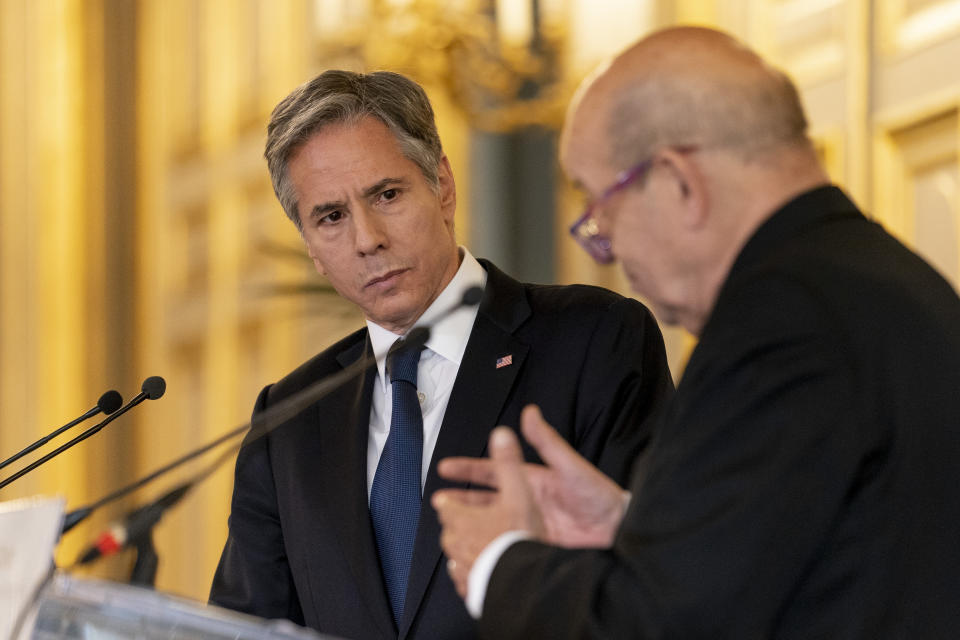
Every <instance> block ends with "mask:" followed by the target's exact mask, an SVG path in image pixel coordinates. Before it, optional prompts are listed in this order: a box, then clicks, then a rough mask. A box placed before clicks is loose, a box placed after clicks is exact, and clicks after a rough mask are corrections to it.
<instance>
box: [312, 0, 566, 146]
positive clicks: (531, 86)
mask: <svg viewBox="0 0 960 640" xmlns="http://www.w3.org/2000/svg"><path fill="white" fill-rule="evenodd" d="M566 9H567V7H566V1H565V0H315V1H314V18H315V19H314V28H315V31H316V34H317V51H316V54H317V57H318V59H319V60H320V61H322V63H323V64H324V65H325V66H326V65H329V66H344V67H348V68H349V67H352V68H357V67H359V68H362V69H384V68H385V69H391V70H397V71H401V72H404V73H408V74H410V75H411V76H413V77H414V78H416V79H417V80H418V81H420V82H422V83H424V84H427V85H435V86H440V87H443V88H444V89H445V90H446V91H447V92H448V94H449V95H450V96H451V98H452V99H453V100H454V102H455V103H456V104H457V105H458V106H459V107H460V108H462V109H463V110H464V112H465V113H466V114H467V116H468V117H469V118H470V120H471V124H472V125H473V126H474V127H476V128H478V129H483V130H487V131H495V132H505V131H511V130H514V129H518V128H522V127H525V126H531V125H543V126H547V127H558V126H559V125H560V123H561V122H562V119H563V112H564V107H565V105H566V102H567V100H568V98H569V95H570V91H571V87H570V86H569V84H568V83H567V82H565V80H564V77H563V73H562V56H563V54H564V51H565V47H566V42H567V34H566V29H565V17H566Z"/></svg>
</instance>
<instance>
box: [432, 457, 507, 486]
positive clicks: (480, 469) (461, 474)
mask: <svg viewBox="0 0 960 640" xmlns="http://www.w3.org/2000/svg"><path fill="white" fill-rule="evenodd" d="M437 473H438V474H440V477H441V478H446V479H447V480H453V481H456V482H464V483H471V484H474V485H480V486H484V487H490V488H496V474H495V473H494V472H493V464H492V463H491V462H490V460H487V459H484V458H444V459H443V460H441V461H440V463H439V464H438V465H437Z"/></svg>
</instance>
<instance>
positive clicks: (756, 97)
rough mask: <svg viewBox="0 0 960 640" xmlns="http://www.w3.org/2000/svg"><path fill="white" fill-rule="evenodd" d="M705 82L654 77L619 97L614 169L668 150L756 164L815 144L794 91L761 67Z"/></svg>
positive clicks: (611, 123) (611, 132)
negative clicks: (713, 152) (771, 153)
mask: <svg viewBox="0 0 960 640" xmlns="http://www.w3.org/2000/svg"><path fill="white" fill-rule="evenodd" d="M751 71H752V73H750V74H747V73H742V74H729V75H730V77H724V78H720V79H717V78H713V79H710V80H704V81H700V82H693V81H690V80H689V78H688V77H686V76H683V75H682V74H679V73H669V72H655V73H651V74H650V76H649V77H647V78H645V79H644V81H642V82H635V83H632V84H629V85H626V86H625V87H623V88H622V90H621V91H619V92H618V95H617V96H616V98H615V100H614V104H613V107H612V109H611V113H610V117H609V120H608V127H607V134H608V136H609V140H610V142H611V153H610V162H611V163H612V164H613V165H614V166H621V167H629V166H631V165H633V164H635V163H637V162H639V161H641V160H642V159H644V158H646V157H648V156H649V154H651V153H653V152H654V151H655V150H656V149H657V148H658V147H662V146H670V145H687V144H693V145H697V146H705V147H710V146H716V147H726V148H728V149H731V150H737V151H739V152H740V153H741V155H743V156H744V157H751V156H752V155H754V154H757V153H763V152H764V151H766V150H772V149H775V148H778V147H779V146H780V145H794V144H809V140H808V138H807V133H806V132H807V119H806V117H805V115H804V113H803V107H802V106H801V103H800V96H799V93H798V91H797V88H796V86H795V85H794V84H793V82H791V81H790V79H789V77H787V76H786V74H784V73H783V72H781V71H779V70H776V69H773V68H771V67H768V66H766V65H763V66H760V67H759V68H758V69H756V70H751Z"/></svg>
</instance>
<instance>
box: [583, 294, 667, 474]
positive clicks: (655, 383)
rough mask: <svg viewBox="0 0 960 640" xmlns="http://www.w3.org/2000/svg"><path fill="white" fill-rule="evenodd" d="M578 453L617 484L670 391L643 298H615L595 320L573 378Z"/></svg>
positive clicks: (646, 440)
mask: <svg viewBox="0 0 960 640" xmlns="http://www.w3.org/2000/svg"><path fill="white" fill-rule="evenodd" d="M577 393H578V399H577V403H578V409H577V414H578V416H577V421H576V424H577V433H575V434H574V442H573V445H574V446H575V447H576V448H577V450H578V451H579V452H580V454H581V455H583V456H584V457H585V458H587V459H588V460H590V461H591V462H592V463H593V464H594V465H596V466H597V467H598V468H599V469H600V470H601V471H603V472H604V473H606V474H607V475H608V476H610V477H611V478H613V479H614V480H616V481H617V482H618V483H620V484H621V485H627V483H628V481H629V479H630V472H631V469H632V467H633V466H634V462H635V461H636V459H637V456H638V454H640V453H641V452H642V451H643V450H644V449H646V447H647V445H648V444H649V442H650V438H651V436H652V435H653V431H654V425H655V424H656V423H657V420H658V419H659V417H660V413H661V411H663V410H664V408H665V406H666V405H667V403H668V401H669V400H670V399H671V398H672V397H673V380H672V379H671V377H670V369H669V366H668V365H667V354H666V350H665V348H664V345H663V336H662V335H661V333H660V328H659V327H658V326H657V323H656V321H655V320H654V319H653V316H652V315H651V314H650V312H649V311H648V310H647V309H646V307H644V306H643V305H642V304H640V303H639V302H637V301H636V300H632V299H630V298H620V299H618V300H617V301H616V302H614V303H613V304H611V305H610V306H609V307H608V308H607V310H606V313H604V314H603V317H602V318H601V319H600V322H599V323H598V324H597V326H596V328H595V330H594V332H593V335H592V336H591V338H590V344H589V346H588V347H587V352H586V357H585V358H584V364H583V367H582V370H581V374H580V377H579V380H578V383H577Z"/></svg>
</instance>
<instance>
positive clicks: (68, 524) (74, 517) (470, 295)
mask: <svg viewBox="0 0 960 640" xmlns="http://www.w3.org/2000/svg"><path fill="white" fill-rule="evenodd" d="M482 298H483V288H482V287H479V286H472V287H470V288H468V289H466V290H465V291H464V293H463V296H462V297H461V299H460V301H459V302H458V303H457V304H455V305H453V306H452V307H450V308H449V309H446V310H445V311H444V312H443V314H442V315H441V316H440V318H441V319H442V318H445V317H447V316H448V315H450V314H452V313H453V312H454V311H456V310H457V309H459V308H460V307H471V306H474V305H477V304H479V303H480V300H481V299H482ZM429 339H430V328H429V327H426V326H420V327H414V328H413V329H411V330H410V331H409V332H407V335H406V336H405V337H404V340H403V341H402V342H400V343H398V344H395V345H394V346H393V347H391V352H395V351H396V350H398V349H410V348H421V349H422V348H423V346H424V345H426V343H427V341H428V340H429ZM375 362H376V359H375V358H374V357H373V356H372V355H365V356H364V357H363V358H361V359H360V360H358V361H357V362H355V363H353V364H351V365H350V366H348V367H346V368H345V369H343V370H342V371H339V372H337V373H335V374H334V375H332V376H327V377H325V378H323V379H321V380H318V381H317V382H315V383H313V384H312V385H310V386H309V387H307V388H305V389H302V390H300V391H299V392H297V393H295V394H293V395H291V396H289V397H287V398H284V399H283V400H281V401H280V402H278V403H276V404H274V405H273V406H270V407H268V408H267V409H265V410H264V411H262V412H261V413H259V414H257V415H256V416H254V418H253V420H251V421H250V422H248V423H246V424H244V425H241V426H240V427H237V428H236V429H233V430H232V431H229V432H227V433H225V434H223V435H221V436H219V437H218V438H216V439H214V440H212V441H210V442H208V443H206V444H204V445H202V446H200V447H198V448H197V449H194V450H193V451H190V452H189V453H186V454H184V455H183V456H181V457H179V458H177V459H176V460H173V461H172V462H169V463H167V464H165V465H164V466H162V467H160V468H159V469H156V470H155V471H153V472H151V473H150V474H148V475H146V476H144V477H143V478H140V479H139V480H137V481H135V482H133V483H131V484H129V485H127V486H125V487H122V488H120V489H118V490H116V491H114V492H113V493H110V494H108V495H106V496H104V497H103V498H100V499H99V500H97V501H96V502H92V503H90V504H89V505H86V506H84V507H80V508H77V509H74V510H72V511H70V512H69V513H68V514H66V516H65V517H64V523H63V528H62V529H61V533H66V532H67V531H70V529H72V528H73V527H75V526H76V525H78V524H80V523H81V522H83V521H84V520H86V519H87V518H88V517H89V516H90V515H91V514H92V513H93V512H94V511H96V510H97V509H99V508H100V507H103V506H106V505H108V504H110V503H112V502H115V501H117V500H119V499H120V498H122V497H124V496H126V495H129V494H130V493H132V492H134V491H136V490H137V489H139V488H141V487H143V486H145V485H147V484H148V483H150V482H153V481H154V480H156V479H157V478H159V477H160V476H163V475H166V474H167V473H169V472H171V471H174V470H175V469H178V468H180V467H181V466H183V465H184V464H186V463H188V462H190V461H191V460H193V459H195V458H197V457H199V456H201V455H203V454H205V453H207V452H208V451H210V450H212V449H214V448H215V447H217V446H220V445H222V444H224V443H226V442H229V441H230V440H231V439H234V438H237V437H238V436H240V435H243V434H244V433H246V432H248V431H249V435H248V437H247V438H245V439H244V440H243V441H241V442H240V443H238V444H235V445H233V446H232V447H230V448H229V449H227V450H226V451H224V452H223V453H222V454H221V455H220V456H219V457H218V458H217V459H216V461H215V462H214V463H213V464H211V465H210V466H209V467H208V468H207V469H205V470H204V471H202V472H200V473H199V474H197V475H195V476H193V477H192V478H191V479H190V480H188V481H187V482H185V483H183V484H181V485H178V486H177V487H176V488H175V489H173V490H172V491H171V492H170V493H168V494H165V496H169V495H172V494H174V492H178V491H181V490H182V491H184V492H185V491H186V490H187V489H183V488H184V487H186V486H189V487H193V486H194V485H196V484H197V483H198V482H200V481H201V480H203V479H204V478H206V477H207V476H208V475H210V474H211V473H212V472H213V471H214V470H215V469H216V468H218V467H219V466H220V465H221V464H223V463H224V462H225V461H227V460H229V459H230V458H231V457H232V456H233V454H234V453H236V452H237V451H239V450H240V448H241V447H242V446H243V445H244V444H245V443H248V442H251V441H253V440H256V439H257V438H261V437H263V436H265V435H267V434H268V433H270V432H271V431H273V430H274V429H275V428H277V427H278V426H280V425H281V424H283V423H284V422H286V421H287V420H288V419H289V418H292V417H293V416H295V415H296V414H297V413H299V412H300V411H303V410H304V409H305V408H307V407H308V406H310V405H311V404H313V403H314V402H316V401H318V400H320V399H321V398H323V397H324V396H326V395H328V394H330V393H332V392H333V391H335V390H336V389H338V388H339V387H340V386H342V385H344V384H346V383H347V382H348V381H350V380H351V379H353V378H354V377H355V376H357V375H360V374H361V373H363V372H364V371H366V370H367V369H368V368H369V367H370V366H372V365H373V364H374V363H375ZM180 497H183V495H182V494H181V495H180ZM178 500H179V498H178ZM161 501H164V497H161V498H160V499H159V500H158V501H156V502H154V503H150V504H159V503H160V502H161ZM150 504H148V505H146V506H145V507H139V508H137V509H136V510H134V511H133V512H131V513H130V514H129V515H128V516H127V518H125V520H124V522H127V521H128V520H130V519H131V518H133V517H134V516H135V515H136V516H137V518H138V521H137V522H140V519H142V518H143V517H145V516H146V515H147V514H150V517H152V515H153V513H155V512H154V511H150V510H149V509H148V507H149V506H150ZM164 504H165V505H166V506H164V509H166V508H168V507H170V506H172V504H169V503H166V502H164ZM123 527H124V528H127V529H128V530H127V532H126V533H125V534H124V540H125V541H128V540H130V539H131V536H130V535H129V526H128V525H126V524H124V525H123ZM114 529H115V528H114ZM109 533H110V535H111V536H113V540H116V539H117V537H116V533H114V532H112V531H111V532H109ZM104 539H105V538H103V536H101V541H100V542H98V543H96V544H94V545H93V546H92V547H91V548H90V549H91V550H88V551H87V552H86V553H85V554H83V556H81V558H80V559H79V560H78V562H80V561H81V560H83V561H84V562H89V561H90V560H92V559H93V557H92V556H97V557H99V555H104V554H103V553H99V554H97V553H96V552H94V551H92V549H94V548H99V546H98V545H100V544H102V541H103V540H104ZM125 543H126V542H125ZM111 546H113V543H109V542H108V543H106V547H107V548H109V547H111ZM101 551H102V550H101ZM88 554H89V555H90V556H91V557H90V558H89V559H85V558H87V555H88Z"/></svg>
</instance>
